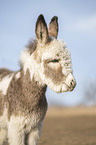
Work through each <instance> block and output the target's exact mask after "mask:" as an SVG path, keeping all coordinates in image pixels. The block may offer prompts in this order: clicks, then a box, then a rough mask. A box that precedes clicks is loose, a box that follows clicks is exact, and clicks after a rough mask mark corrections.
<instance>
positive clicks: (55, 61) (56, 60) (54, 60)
mask: <svg viewBox="0 0 96 145" xmlns="http://www.w3.org/2000/svg"><path fill="white" fill-rule="evenodd" d="M51 62H53V63H57V62H59V59H52V60H49V61H47V63H51Z"/></svg>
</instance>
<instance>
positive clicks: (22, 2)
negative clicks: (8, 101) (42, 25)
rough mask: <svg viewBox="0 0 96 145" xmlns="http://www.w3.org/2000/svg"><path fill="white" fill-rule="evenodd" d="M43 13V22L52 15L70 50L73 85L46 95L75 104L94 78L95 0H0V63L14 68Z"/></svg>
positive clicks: (55, 100) (95, 57)
mask: <svg viewBox="0 0 96 145" xmlns="http://www.w3.org/2000/svg"><path fill="white" fill-rule="evenodd" d="M41 13H42V14H43V15H44V17H45V19H46V22H47V24H49V22H50V19H51V18H52V17H53V16H54V15H56V16H58V20H59V35H58V39H59V38H61V39H62V40H64V41H65V42H66V44H67V47H68V48H69V50H70V52H71V57H72V63H73V72H74V76H75V78H76V81H77V87H76V88H75V90H74V91H73V92H71V93H70V92H67V93H62V94H56V93H54V92H53V91H51V90H50V89H49V88H48V90H47V99H48V101H49V103H50V101H51V102H53V103H54V102H58V103H61V104H64V105H76V104H79V103H80V102H81V101H82V100H83V97H84V90H85V89H86V86H87V85H88V84H89V83H90V82H91V81H93V80H95V79H96V0H78V1H76V0H53V1H52V0H48V1H45V0H41V1H40V0H35V1H33V0H0V67H7V68H9V69H12V70H18V69H19V65H18V60H19V55H20V52H21V50H22V49H23V48H24V46H25V45H26V44H27V42H28V40H29V39H30V38H35V23H36V19H37V17H38V15H39V14H41Z"/></svg>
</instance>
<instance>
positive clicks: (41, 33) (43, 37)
mask: <svg viewBox="0 0 96 145" xmlns="http://www.w3.org/2000/svg"><path fill="white" fill-rule="evenodd" d="M35 33H36V37H37V41H38V42H39V43H43V44H46V43H47V41H48V29H47V24H46V22H45V19H44V16H43V15H42V14H41V15H39V17H38V19H37V22H36V27H35Z"/></svg>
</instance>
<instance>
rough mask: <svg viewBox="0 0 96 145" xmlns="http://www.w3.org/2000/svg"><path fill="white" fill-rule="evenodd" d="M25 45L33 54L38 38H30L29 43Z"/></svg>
mask: <svg viewBox="0 0 96 145" xmlns="http://www.w3.org/2000/svg"><path fill="white" fill-rule="evenodd" d="M25 47H26V48H28V50H29V52H30V55H31V54H32V53H33V52H34V51H35V50H36V48H37V40H36V39H31V40H29V42H28V44H27V45H26V46H25Z"/></svg>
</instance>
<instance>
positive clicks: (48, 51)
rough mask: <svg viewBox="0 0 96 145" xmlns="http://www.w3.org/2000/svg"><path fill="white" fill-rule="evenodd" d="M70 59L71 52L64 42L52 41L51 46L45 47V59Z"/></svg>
mask: <svg viewBox="0 0 96 145" xmlns="http://www.w3.org/2000/svg"><path fill="white" fill-rule="evenodd" d="M66 55H67V57H70V52H69V50H68V48H66V43H65V42H63V41H62V40H56V39H54V40H52V41H51V42H50V44H48V45H46V46H45V51H44V53H43V59H46V58H52V57H53V58H54V57H66Z"/></svg>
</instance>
